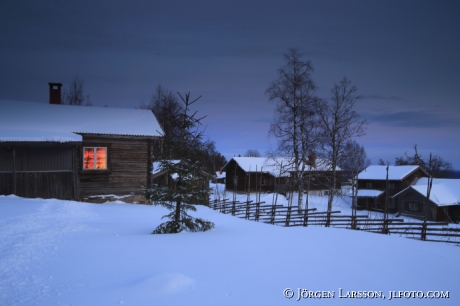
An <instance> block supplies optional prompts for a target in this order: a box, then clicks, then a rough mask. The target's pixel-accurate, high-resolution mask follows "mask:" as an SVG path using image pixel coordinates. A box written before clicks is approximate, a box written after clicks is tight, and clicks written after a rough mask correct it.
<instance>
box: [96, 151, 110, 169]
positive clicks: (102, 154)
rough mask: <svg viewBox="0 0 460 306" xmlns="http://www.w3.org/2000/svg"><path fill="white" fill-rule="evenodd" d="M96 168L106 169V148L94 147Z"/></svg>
mask: <svg viewBox="0 0 460 306" xmlns="http://www.w3.org/2000/svg"><path fill="white" fill-rule="evenodd" d="M96 169H107V149H106V148H97V149H96Z"/></svg>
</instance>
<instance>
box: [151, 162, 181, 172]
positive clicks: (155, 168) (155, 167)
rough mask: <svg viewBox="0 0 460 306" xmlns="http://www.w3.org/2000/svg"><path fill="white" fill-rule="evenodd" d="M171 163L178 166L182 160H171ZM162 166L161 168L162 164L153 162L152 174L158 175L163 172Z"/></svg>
mask: <svg viewBox="0 0 460 306" xmlns="http://www.w3.org/2000/svg"><path fill="white" fill-rule="evenodd" d="M169 162H170V163H171V164H178V163H180V159H171V160H169ZM160 166H161V163H160V162H153V170H152V174H157V173H159V172H161V171H162V169H161V167H160Z"/></svg>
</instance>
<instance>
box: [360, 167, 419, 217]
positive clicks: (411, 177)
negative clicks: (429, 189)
mask: <svg viewBox="0 0 460 306" xmlns="http://www.w3.org/2000/svg"><path fill="white" fill-rule="evenodd" d="M427 176H428V173H427V172H426V171H425V170H424V169H423V168H421V167H420V166H416V165H415V166H414V165H408V166H388V182H387V166H369V167H367V168H366V169H365V170H363V171H362V172H360V173H359V175H358V199H357V204H358V209H366V210H376V211H383V209H384V206H385V202H386V201H387V198H388V205H389V206H388V209H389V210H388V211H389V212H391V213H394V212H396V211H397V205H396V203H395V202H394V201H392V200H391V197H392V196H393V195H395V194H396V193H398V192H400V191H402V190H403V189H405V188H407V187H409V186H410V185H412V184H413V183H414V182H415V181H417V180H418V179H419V178H421V177H427Z"/></svg>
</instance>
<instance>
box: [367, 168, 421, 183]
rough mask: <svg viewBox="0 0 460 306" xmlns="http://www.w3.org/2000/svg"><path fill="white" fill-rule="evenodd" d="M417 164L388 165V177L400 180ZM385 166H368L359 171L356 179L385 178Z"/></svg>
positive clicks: (412, 170)
mask: <svg viewBox="0 0 460 306" xmlns="http://www.w3.org/2000/svg"><path fill="white" fill-rule="evenodd" d="M418 168H419V166H389V168H388V179H389V180H402V179H404V178H405V177H406V176H408V175H409V174H411V173H412V172H414V171H415V170H417V169H418ZM386 178H387V166H369V167H367V168H366V169H364V170H363V171H361V172H360V173H359V176H358V179H360V180H386Z"/></svg>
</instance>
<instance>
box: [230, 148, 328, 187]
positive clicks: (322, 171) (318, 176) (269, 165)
mask: <svg viewBox="0 0 460 306" xmlns="http://www.w3.org/2000/svg"><path fill="white" fill-rule="evenodd" d="M291 164H292V159H290V158H276V159H273V158H266V157H233V158H232V159H231V160H230V161H229V162H228V163H227V164H226V165H225V166H224V167H223V171H225V173H226V189H227V190H235V191H237V192H248V191H249V192H255V191H260V192H273V191H276V192H279V193H285V192H287V191H288V190H290V188H296V187H295V186H294V187H291V182H293V178H294V177H295V175H296V173H295V171H294V170H293V167H292V165H291ZM330 174H331V171H330V167H329V163H327V162H326V161H325V160H323V159H319V160H316V161H314V162H312V164H310V165H306V166H305V172H304V174H303V175H304V181H305V184H306V185H305V186H307V185H308V186H310V190H312V191H315V192H322V191H324V190H327V189H328V188H327V187H326V180H327V179H328V178H329V177H330ZM308 183H309V184H308Z"/></svg>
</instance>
